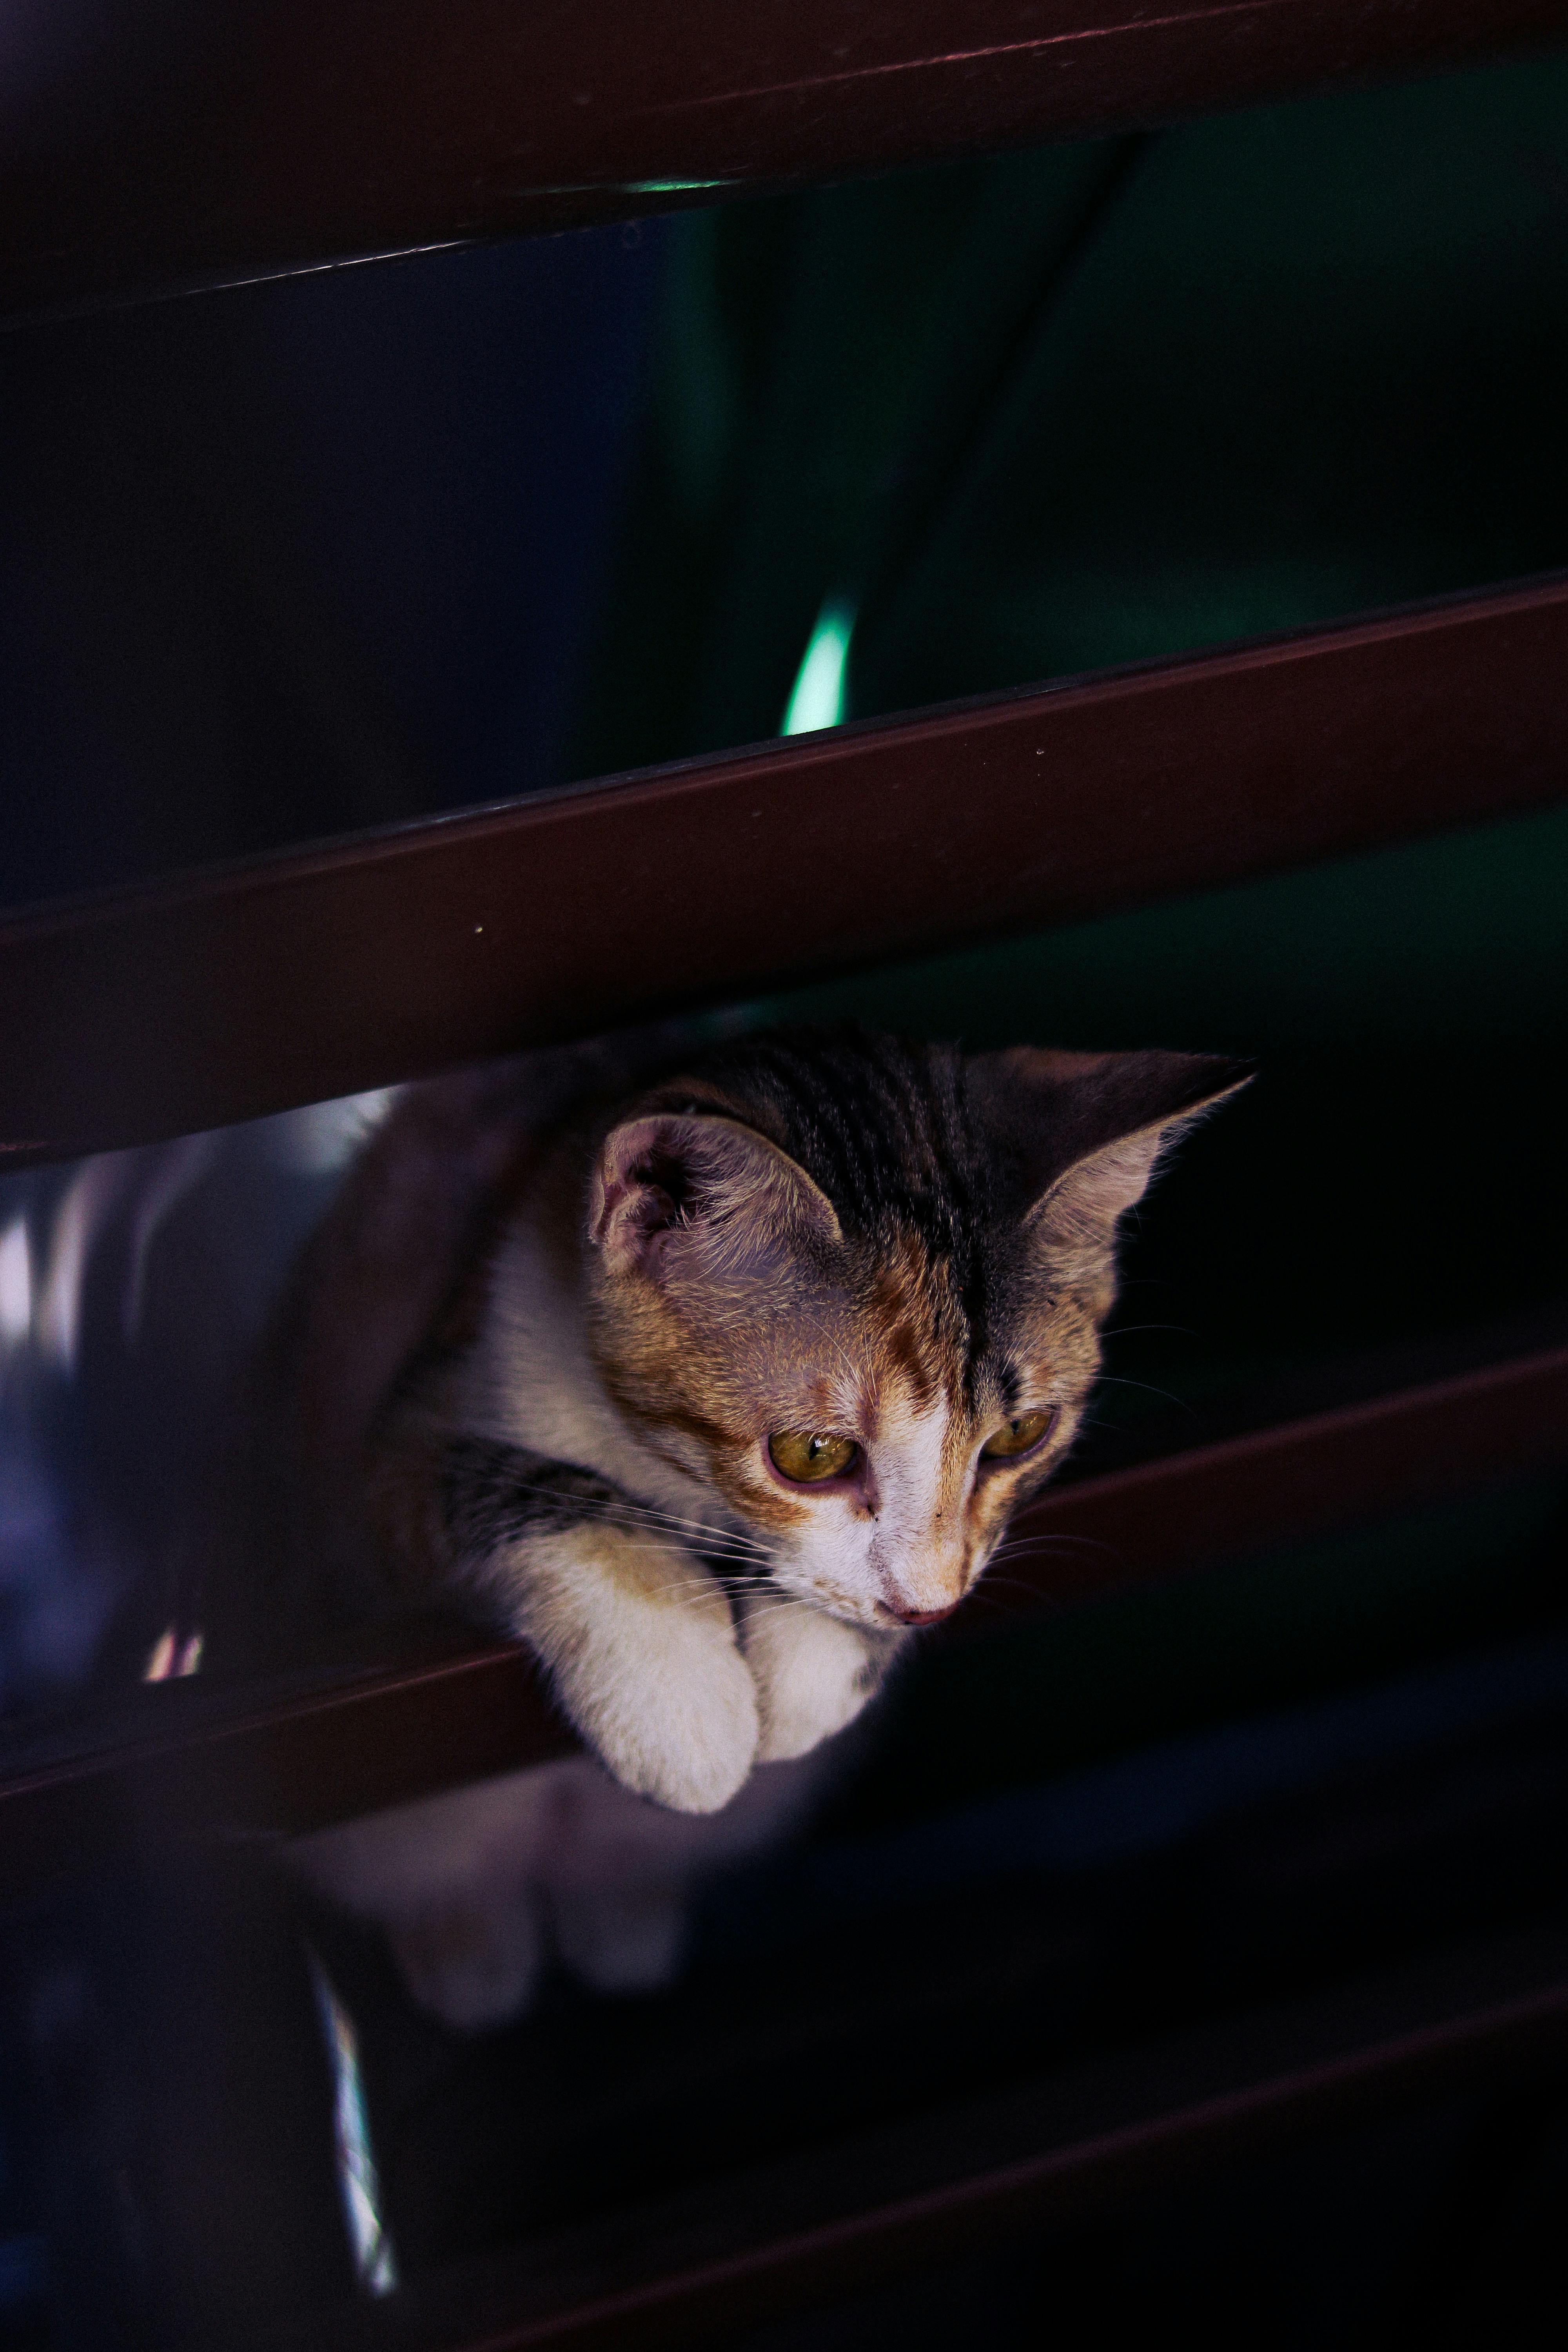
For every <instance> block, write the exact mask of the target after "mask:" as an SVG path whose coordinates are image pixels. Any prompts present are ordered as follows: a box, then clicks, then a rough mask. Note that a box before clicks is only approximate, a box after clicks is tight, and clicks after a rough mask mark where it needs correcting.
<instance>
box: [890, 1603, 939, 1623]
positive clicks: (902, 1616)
mask: <svg viewBox="0 0 1568 2352" xmlns="http://www.w3.org/2000/svg"><path fill="white" fill-rule="evenodd" d="M882 1606H883V1608H884V1609H885V1610H886V1611H887V1612H888V1614H889V1617H896V1618H897V1620H898V1622H899V1623H900V1625H940V1624H941V1623H942V1619H943V1618H944V1617H951V1616H952V1612H953V1611H954V1610H955V1609H956V1608H957V1606H958V1603H957V1601H949V1602H948V1604H947V1606H946V1608H945V1609H906V1608H904V1607H903V1605H902V1603H901V1602H900V1601H883V1603H882Z"/></svg>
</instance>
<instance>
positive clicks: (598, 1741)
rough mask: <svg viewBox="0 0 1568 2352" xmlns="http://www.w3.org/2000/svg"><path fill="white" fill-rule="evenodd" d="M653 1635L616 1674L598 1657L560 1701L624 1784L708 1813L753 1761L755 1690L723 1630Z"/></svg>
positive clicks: (679, 1807) (685, 1628)
mask: <svg viewBox="0 0 1568 2352" xmlns="http://www.w3.org/2000/svg"><path fill="white" fill-rule="evenodd" d="M663 1632H664V1638H663V1639H661V1640H660V1641H659V1642H658V1644H657V1645H656V1646H653V1645H650V1651H651V1654H644V1656H642V1657H641V1658H639V1659H637V1660H636V1661H635V1662H627V1663H626V1664H625V1665H624V1666H623V1667H621V1670H620V1671H617V1672H616V1673H614V1674H611V1673H609V1672H606V1671H605V1668H604V1665H603V1664H602V1663H601V1665H600V1666H599V1667H598V1668H597V1669H595V1670H591V1674H590V1676H589V1679H590V1680H591V1683H592V1687H591V1688H590V1689H588V1690H586V1691H583V1692H581V1694H579V1693H575V1692H574V1691H573V1690H572V1689H571V1688H570V1687H567V1688H566V1690H565V1692H564V1696H565V1697H566V1702H567V1705H568V1706H569V1707H571V1708H572V1710H573V1712H574V1714H575V1715H576V1716H577V1720H578V1721H579V1723H580V1724H581V1725H582V1727H583V1729H584V1731H585V1732H586V1733H587V1735H588V1737H589V1738H590V1739H591V1740H592V1741H593V1744H594V1746H595V1748H597V1750H598V1752H599V1754H600V1756H601V1757H602V1758H603V1759H604V1760H605V1763H606V1764H607V1765H608V1766H609V1768H610V1770H611V1771H612V1772H613V1773H614V1774H615V1776H616V1780H619V1781H621V1782H622V1783H623V1785H624V1786H625V1787H626V1788H628V1789H635V1790H637V1794H638V1795H639V1796H642V1797H651V1798H652V1799H653V1801H654V1802H655V1803H656V1804H659V1805H668V1806H669V1807H671V1808H672V1810H673V1811H676V1812H678V1813H716V1812H717V1811H719V1810H720V1808H721V1806H723V1805H727V1804H728V1803H729V1801H730V1800H731V1797H732V1796H733V1795H734V1794H735V1792H736V1790H738V1789H740V1788H741V1787H742V1783H743V1782H744V1781H745V1780H746V1778H747V1775H748V1774H749V1773H750V1771H751V1769H752V1765H753V1764H754V1763H755V1761H756V1757H757V1734H758V1729H759V1726H758V1720H757V1695H756V1691H755V1689H754V1688H753V1686H752V1677H751V1675H749V1674H748V1673H747V1671H746V1663H745V1660H744V1659H743V1658H742V1655H741V1654H740V1652H739V1650H738V1649H737V1648H736V1647H735V1642H734V1635H733V1633H732V1632H730V1631H728V1630H727V1631H726V1634H725V1636H724V1637H723V1638H722V1639H721V1637H720V1636H719V1635H718V1633H716V1632H713V1631H710V1630H709V1629H707V1628H704V1627H700V1626H698V1625H694V1624H685V1625H682V1626H680V1627H679V1631H678V1632H672V1631H671V1630H670V1629H669V1628H665V1629H663ZM616 1664H617V1666H621V1662H620V1661H617V1662H616ZM564 1679H565V1678H564V1677H563V1681H564Z"/></svg>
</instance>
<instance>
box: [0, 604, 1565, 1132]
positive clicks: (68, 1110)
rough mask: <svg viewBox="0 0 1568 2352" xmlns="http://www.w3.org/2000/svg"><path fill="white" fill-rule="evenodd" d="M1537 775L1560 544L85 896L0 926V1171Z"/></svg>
mask: <svg viewBox="0 0 1568 2352" xmlns="http://www.w3.org/2000/svg"><path fill="white" fill-rule="evenodd" d="M1565 794H1568V577H1565V576H1564V575H1563V574H1560V573H1554V574H1552V575H1551V576H1549V577H1546V578H1543V579H1541V580H1537V581H1532V582H1527V583H1523V584H1522V585H1520V586H1516V587H1512V588H1508V589H1501V590H1498V591H1495V592H1492V593H1487V594H1481V595H1474V596H1468V597H1464V598H1458V599H1453V600H1446V601H1444V602H1442V603H1438V604H1429V605H1424V606H1421V607H1418V608H1415V609H1413V610H1407V611H1403V612H1397V613H1393V614H1383V615H1378V616H1374V617H1373V618H1370V619H1365V620H1361V621H1356V622H1352V623H1349V624H1346V625H1342V626H1337V627H1332V628H1326V629H1321V630H1314V631H1310V632H1307V633H1304V634H1302V635H1293V636H1289V637H1285V638H1280V639H1276V640H1270V641H1268V642H1267V643H1263V644H1259V645H1254V646H1242V647H1238V648H1233V649H1228V650H1226V651H1223V652H1218V653H1214V654H1207V655H1203V656H1196V657H1193V658H1189V659H1183V660H1179V661H1168V662H1162V663H1155V664H1150V665H1147V666H1144V667H1139V668H1136V669H1132V670H1127V671H1119V672H1116V673H1113V674H1110V675H1107V676H1103V677H1093V678H1089V679H1084V680H1079V681H1077V682H1068V683H1066V684H1062V685H1059V686H1052V687H1048V688H1041V689H1038V690H1035V691H1030V692H1025V693H1018V694H1013V695H1007V696H1002V697H997V698H987V699H984V700H981V701H975V702H966V703H962V704H955V705H951V706H947V707H945V708H942V709H936V710H933V711H930V712H924V713H920V714H915V715H912V716H909V717H904V718H900V719H893V720H888V721H874V722H867V723H864V724H862V725H858V726H853V727H848V728H845V729H842V730H833V731H831V732H828V733H824V734H820V735H805V736H797V737H792V738H790V739H789V740H786V741H783V742H777V743H772V744H767V745H764V746H763V747H761V748H760V749H756V750H752V751H741V752H736V753H733V754H730V755H726V756H724V757H721V758H714V759H705V760H693V761H685V762H682V763H679V764H678V765H675V766H672V767H668V768H663V769H650V770H647V771H644V772H639V773H637V774H634V775H631V776H628V777H623V778H618V779H612V780H608V781H605V782H599V783H595V784H592V785H584V786H582V787H576V788H573V789H570V790H566V791H563V792H559V793H550V794H546V795H542V796H540V797H538V798H535V799H531V800H527V801H521V802H518V803H512V804H510V805H507V806H504V807H501V808H499V809H491V810H485V811H480V812H478V813H476V814H472V815H468V816H462V817H458V818H451V819H446V820H442V821H439V822H436V823H432V824H418V825H413V826H409V827H407V828H405V829H403V830H400V831H397V832H393V833H387V834H383V835H373V836H369V837H365V838H363V839H360V840H357V841H353V842H348V843H342V844H338V845H328V846H325V847H319V848H313V849H310V850H307V851H302V852H300V853H299V854H297V855H289V856H279V857H275V858H268V859H266V860H261V861H258V862H257V863H254V864H249V865H247V866H238V867H232V868H225V869H221V870H217V871H213V872H206V873H202V874H197V875H194V876H191V877H185V878H182V879H180V880H176V881H173V882H170V883H167V884H165V885H162V886H159V887H152V888H146V889H139V890H135V891H130V892H126V893H123V894H114V895H110V896H106V897H103V898H95V899H90V900H84V901H79V902H77V903H74V904H71V905H68V906H65V907H62V908H55V909H52V910H43V911H39V912H37V913H33V914H29V915H26V916H22V917H17V918H14V919H12V920H10V921H9V922H6V923H5V924H3V925H0V1007H3V1009H4V1013H5V1019H4V1022H3V1023H0V1165H9V1166H17V1165H21V1164H24V1163H25V1162H26V1161H27V1160H42V1159H49V1158H64V1157H68V1156H70V1155H72V1154H75V1153H79V1152H83V1151H89V1150H100V1149H103V1148H106V1147H109V1146H112V1145H117V1144H126V1143H132V1142H139V1141H144V1140H147V1139H151V1138H153V1137H158V1136H166V1135H171V1134H177V1133H182V1132H189V1131H192V1130H195V1129H203V1128H208V1127H215V1126H218V1125H220V1124H222V1123H224V1122H226V1121H227V1120H231V1119H240V1118H252V1117H255V1116H257V1115H258V1114H260V1113H263V1112H267V1111H273V1110H279V1109H282V1108H286V1107H288V1106H289V1105H292V1104H299V1103H304V1102H311V1101H318V1100H321V1099H323V1098H325V1097H331V1096H336V1095H345V1094H351V1093H354V1092H357V1091H358V1090H359V1089H361V1088H363V1087H374V1086H381V1085H385V1084H388V1083H390V1082H393V1081H395V1080H399V1079H404V1078H409V1077H415V1076H421V1075H424V1074H426V1073H428V1072H432V1071H435V1070H437V1069H440V1068H443V1067H449V1066H453V1065H455V1064H458V1063H460V1062H464V1061H469V1060H477V1059H479V1058H481V1057H483V1056H485V1055H492V1054H501V1053H505V1052H509V1051H511V1050H513V1049H514V1048H516V1047H518V1046H520V1045H526V1044H530V1043H533V1042H539V1041H542V1040H545V1039H550V1038H557V1037H563V1036H569V1035H581V1034H585V1033H588V1032H591V1031H593V1030H595V1029H599V1028H604V1027H606V1026H609V1025H612V1024H616V1023H619V1022H623V1021H629V1020H633V1019H637V1018H639V1017H641V1016H643V1015H646V1014H648V1013H655V1012H658V1011H661V1010H664V1009H668V1008H670V1007H673V1006H678V1005H682V1004H692V1003H699V1002H701V1001H703V1000H709V1001H711V1000H713V999H714V998H716V997H719V996H724V997H728V998H731V999H733V998H735V997H737V996H744V995H746V994H747V993H750V992H759V991H762V990H765V989H769V988H773V987H776V986H779V985H783V984H786V983H789V982H795V981H801V980H805V979H807V978H809V977H812V976H814V975H816V974H820V973H823V972H826V971H833V970H842V969H847V968H849V967H851V966H854V965H863V964H869V963H874V962H877V961H887V960H888V959H889V958H892V957H896V956H900V955H912V954H916V953H918V952H921V951H922V950H935V949H937V948H939V947H941V946H943V945H946V944H951V943H953V942H957V941H962V940H970V939H975V938H979V937H983V936H985V935H987V934H993V935H994V934H1000V933H1004V932H1006V931H1008V930H1018V929H1026V928H1028V927H1031V926H1036V925H1044V924H1047V923H1051V922H1059V921H1065V920H1068V919H1074V918H1078V917H1082V916H1087V915H1091V914H1096V913H1100V912H1105V911H1109V910H1110V909H1112V908H1119V907H1126V906H1131V905H1135V904H1138V903H1140V902H1142V901H1147V900H1150V899H1153V898H1161V897H1165V896H1169V895H1172V894H1174V893H1177V892H1181V891H1185V890H1195V889H1200V888H1205V887H1214V886H1216V885H1220V884H1224V883H1229V882H1237V881H1241V880H1243V879H1246V878H1247V877H1251V876H1255V875H1260V874H1266V873H1268V872H1271V871H1276V870H1278V869H1279V868H1282V867H1288V866H1299V865H1302V864H1305V863H1308V862H1310V861H1311V860H1313V859H1321V858H1327V857H1332V856H1342V855H1345V854H1348V853H1350V852H1352V851H1355V850H1360V849H1367V848H1371V847H1373V846H1376V845H1380V844H1384V843H1387V842H1391V841H1398V840H1403V839H1405V838H1413V837H1415V836H1416V835H1423V834H1428V833H1433V832H1438V831H1441V830H1443V829H1444V828H1446V827H1449V826H1454V825H1459V824H1467V823H1471V822H1478V821H1480V820H1483V819H1487V818H1492V817H1500V816H1504V815H1507V814H1513V813H1516V812H1519V811H1522V810H1526V809H1530V808H1534V807H1539V806H1542V805H1544V804H1546V803H1551V802H1552V801H1554V800H1557V799H1561V798H1562V797H1563V796H1564V795H1565ZM840 840H841V841H844V842H845V843H846V844H848V843H850V842H852V843H853V845H854V846H853V853H852V854H848V853H847V854H846V855H845V856H842V857H832V856H827V857H824V856H820V855H817V854H816V851H817V850H818V849H819V848H820V845H821V844H823V843H824V842H828V843H831V842H834V841H840ZM805 845H809V846H810V848H811V850H812V852H813V854H811V855H806V854H805Z"/></svg>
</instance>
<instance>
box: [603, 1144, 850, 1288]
mask: <svg viewBox="0 0 1568 2352" xmlns="http://www.w3.org/2000/svg"><path fill="white" fill-rule="evenodd" d="M840 1238H841V1235H840V1233H839V1225H838V1219H837V1214H836V1213H835V1211H834V1207H833V1203H832V1202H831V1201H829V1199H828V1198H827V1195H826V1192H823V1191H822V1190H821V1189H820V1187H819V1186H818V1185H816V1184H815V1183H813V1181H812V1180H811V1178H810V1177H809V1176H808V1175H807V1174H806V1172H805V1169H804V1168H800V1167H797V1166H796V1164H795V1161H794V1160H791V1159H790V1158H789V1156H788V1155H787V1153H785V1152H783V1151H781V1150H779V1149H778V1148H777V1146H776V1145H775V1144H772V1143H770V1142H769V1141H768V1139H767V1138H766V1137H765V1136H763V1135H759V1134H758V1133H757V1132H756V1130H755V1129H753V1128H750V1127H743V1126H742V1124H741V1122H740V1121H739V1120H738V1119H732V1118H716V1117H711V1116H710V1115H709V1114H707V1113H705V1112H689V1111H657V1112H654V1113H653V1114H652V1115H651V1116H649V1117H647V1118H631V1119H626V1121H624V1122H623V1124H622V1125H621V1126H619V1127H614V1128H612V1129H610V1132H609V1134H608V1135H607V1136H606V1137H605V1140H604V1143H603V1145H602V1146H601V1148H600V1151H599V1156H598V1159H597V1160H596V1162H595V1168H594V1173H593V1179H592V1181H591V1183H590V1185H589V1192H588V1239H589V1242H590V1243H591V1244H593V1245H594V1247H595V1248H596V1249H599V1250H601V1251H602V1252H603V1253H604V1258H605V1265H606V1267H607V1268H608V1269H609V1270H610V1271H612V1272H614V1273H617V1274H626V1273H631V1272H633V1271H637V1272H641V1273H645V1274H651V1275H655V1276H658V1275H661V1274H664V1273H666V1272H668V1271H669V1270H670V1269H671V1267H672V1265H674V1264H675V1263H676V1262H677V1261H687V1262H689V1261H692V1260H696V1261H697V1262H698V1263H700V1265H701V1267H702V1269H703V1271H704V1272H705V1273H707V1274H710V1275H712V1276H726V1275H731V1276H733V1275H742V1274H746V1273H749V1272H756V1271H760V1270H761V1269H762V1267H763V1266H764V1265H766V1264H768V1263H769V1262H770V1261H771V1260H773V1259H774V1258H776V1256H777V1255H778V1253H779V1252H780V1251H781V1249H787V1248H791V1247H794V1248H799V1247H801V1246H802V1245H803V1244H805V1245H809V1244H810V1243H811V1242H813V1241H815V1242H816V1243H818V1244H831V1243H834V1242H837V1241H838V1240H839V1239H840Z"/></svg>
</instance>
